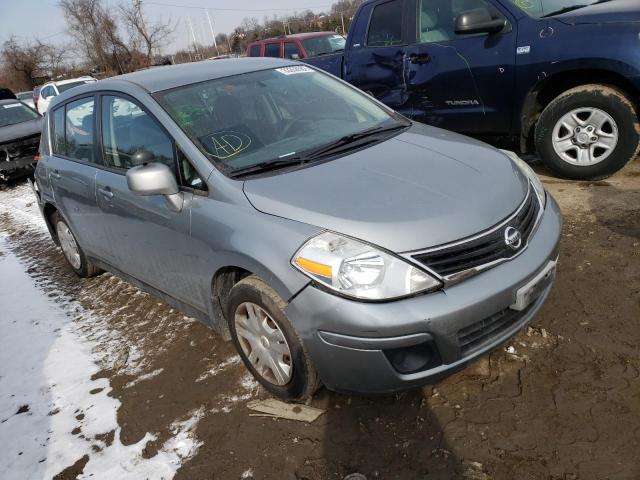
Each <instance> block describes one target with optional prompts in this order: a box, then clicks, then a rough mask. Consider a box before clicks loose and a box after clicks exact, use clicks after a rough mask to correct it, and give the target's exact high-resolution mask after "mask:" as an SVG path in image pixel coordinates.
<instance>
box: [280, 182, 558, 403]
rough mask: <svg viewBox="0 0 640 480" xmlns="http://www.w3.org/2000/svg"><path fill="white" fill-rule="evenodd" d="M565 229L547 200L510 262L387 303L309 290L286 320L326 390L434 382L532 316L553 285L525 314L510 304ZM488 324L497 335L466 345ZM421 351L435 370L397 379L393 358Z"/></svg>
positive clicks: (552, 254) (554, 250) (386, 389)
mask: <svg viewBox="0 0 640 480" xmlns="http://www.w3.org/2000/svg"><path fill="white" fill-rule="evenodd" d="M561 228H562V218H561V214H560V210H559V208H558V205H557V203H556V202H555V201H554V200H553V198H552V197H551V196H550V195H549V196H548V201H547V207H546V209H545V212H544V215H543V217H542V219H541V221H540V224H539V226H538V229H537V231H536V232H535V234H534V235H533V237H532V238H531V239H530V241H529V246H528V248H527V250H526V251H524V252H523V253H522V254H521V255H519V256H518V257H516V258H514V259H513V260H511V261H508V262H506V263H503V264H501V265H499V266H497V267H495V268H493V269H491V270H488V271H486V272H483V273H481V274H479V275H477V276H475V277H472V278H469V279H467V280H465V281H462V282H460V283H459V284H456V285H453V286H451V287H448V288H445V289H443V290H441V291H438V292H435V293H432V294H427V295H422V296H417V297H413V298H408V299H404V300H398V301H394V302H386V303H363V302H357V301H352V300H349V299H345V298H341V297H338V296H335V295H332V294H330V293H327V292H324V291H322V290H320V289H318V288H315V287H312V286H309V287H307V288H305V289H304V290H303V291H302V292H300V293H299V294H298V295H297V296H296V297H295V298H294V299H293V300H292V301H291V302H290V303H289V306H288V307H287V315H288V317H289V318H290V319H291V321H292V322H293V324H294V326H295V328H296V330H297V332H298V334H299V335H300V337H301V338H302V340H303V342H304V344H305V347H306V348H307V350H308V352H309V355H310V356H311V359H312V360H313V362H314V364H315V366H316V369H317V370H318V373H319V375H320V378H321V379H322V381H323V383H324V384H325V386H326V387H327V388H329V389H332V390H338V391H347V392H358V393H367V394H372V393H391V392H395V391H399V390H404V389H407V388H411V387H416V386H420V385H424V384H427V383H432V382H434V381H437V380H439V379H441V378H443V377H445V376H447V375H449V374H451V373H453V372H455V371H457V370H460V369H462V368H464V366H465V365H466V364H467V363H469V362H470V361H472V360H474V359H475V358H477V357H479V356H481V355H483V354H484V353H486V352H488V351H490V350H492V349H494V348H496V347H498V346H499V345H501V344H503V343H504V342H506V341H507V340H508V339H509V338H511V337H513V336H514V335H515V334H516V333H517V332H518V331H519V330H520V329H522V327H523V326H525V325H526V324H527V323H528V322H529V321H530V320H531V319H532V318H533V316H534V315H535V314H536V313H537V311H538V310H539V309H540V307H541V306H542V304H543V303H544V301H545V299H546V298H547V296H548V294H549V292H550V291H551V288H552V285H549V286H548V287H547V288H546V289H545V290H544V291H543V292H542V293H541V294H540V296H539V297H538V298H537V299H536V300H535V301H534V302H533V303H532V304H531V305H530V306H529V307H528V308H527V309H526V310H524V311H522V312H516V311H514V310H510V309H509V306H510V305H512V304H513V303H514V301H515V297H516V291H517V290H518V289H519V288H520V287H521V286H522V285H524V284H526V283H527V282H528V281H529V280H530V279H531V278H533V277H534V276H535V275H536V274H537V273H538V272H540V271H541V270H542V269H543V268H545V266H546V265H547V264H548V263H549V262H550V261H553V260H555V259H556V258H557V256H558V248H559V241H560V232H561ZM496 322H499V328H497V327H495V325H497V324H496ZM488 324H492V325H494V327H493V330H492V331H490V332H489V330H491V329H490V328H487V329H486V330H487V332H488V334H487V335H486V336H484V337H483V336H480V338H479V339H477V340H474V342H473V344H472V345H471V346H469V345H466V346H462V343H463V342H462V340H461V339H462V338H463V335H467V334H466V333H465V332H469V331H472V332H473V331H475V332H481V331H482V328H483V325H488ZM474 338H476V337H474ZM416 345H427V346H428V348H431V349H433V350H434V356H435V358H434V360H435V361H434V364H433V365H431V364H429V365H427V367H425V368H424V369H422V370H418V371H415V372H412V373H400V372H399V371H398V369H397V368H395V367H394V366H393V365H392V362H391V361H390V356H389V355H390V352H397V351H400V350H402V349H403V348H411V347H413V346H416Z"/></svg>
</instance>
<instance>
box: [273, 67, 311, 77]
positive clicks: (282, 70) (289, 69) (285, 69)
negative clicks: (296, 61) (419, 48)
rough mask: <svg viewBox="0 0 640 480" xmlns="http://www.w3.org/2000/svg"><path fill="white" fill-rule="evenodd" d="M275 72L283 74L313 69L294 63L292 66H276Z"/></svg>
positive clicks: (308, 71)
mask: <svg viewBox="0 0 640 480" xmlns="http://www.w3.org/2000/svg"><path fill="white" fill-rule="evenodd" d="M276 72H279V73H281V74H283V75H295V74H297V73H313V69H312V68H309V67H305V66H304V65H296V66H294V67H282V68H276Z"/></svg>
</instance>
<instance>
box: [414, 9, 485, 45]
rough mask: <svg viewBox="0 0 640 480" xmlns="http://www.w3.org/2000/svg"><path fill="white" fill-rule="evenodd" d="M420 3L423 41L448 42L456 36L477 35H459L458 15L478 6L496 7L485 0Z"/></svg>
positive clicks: (419, 28) (419, 23)
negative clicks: (457, 31) (456, 23)
mask: <svg viewBox="0 0 640 480" xmlns="http://www.w3.org/2000/svg"><path fill="white" fill-rule="evenodd" d="M418 5H419V7H418V11H419V12H420V14H419V16H418V32H419V38H420V42H421V43H433V42H446V41H448V40H452V39H454V38H468V37H470V36H475V35H457V34H456V33H455V21H456V17H457V16H458V15H460V14H461V13H462V12H467V11H469V10H475V9H476V8H486V9H487V10H489V11H490V12H494V11H495V7H493V5H490V4H489V3H487V2H486V1H485V0H418ZM479 35H485V34H479Z"/></svg>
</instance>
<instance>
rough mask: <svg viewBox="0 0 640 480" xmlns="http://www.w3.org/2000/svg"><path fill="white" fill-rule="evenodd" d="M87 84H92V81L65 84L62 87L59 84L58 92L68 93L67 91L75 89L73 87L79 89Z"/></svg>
mask: <svg viewBox="0 0 640 480" xmlns="http://www.w3.org/2000/svg"><path fill="white" fill-rule="evenodd" d="M85 83H91V82H90V81H87V80H82V81H79V82H71V83H64V84H62V85H60V84H58V85H57V87H58V92H60V93H62V92H66V91H67V90H69V89H71V88H73V87H78V86H80V85H84V84H85Z"/></svg>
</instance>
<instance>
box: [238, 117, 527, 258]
mask: <svg viewBox="0 0 640 480" xmlns="http://www.w3.org/2000/svg"><path fill="white" fill-rule="evenodd" d="M527 188H528V181H527V179H526V177H525V176H524V175H523V174H522V172H521V171H520V170H519V169H518V168H517V167H516V166H515V165H514V164H513V163H512V162H511V160H510V159H509V158H508V157H507V156H506V155H505V154H504V153H502V152H500V151H499V150H497V149H495V148H493V147H491V146H489V145H486V144H483V143H481V142H478V141H475V140H472V139H469V138H467V137H463V136H461V135H457V134H454V133H451V132H447V131H444V130H440V129H436V128H432V127H427V126H424V125H414V126H412V127H411V128H410V129H409V130H407V131H405V132H404V133H402V134H400V135H398V136H395V137H393V138H391V139H389V140H387V141H384V142H381V143H379V144H376V145H375V146H372V147H370V148H366V149H364V150H360V151H358V152H356V153H353V154H350V155H347V156H344V157H341V158H338V159H335V160H333V161H329V162H325V163H322V164H318V165H313V166H310V167H308V168H303V169H301V170H297V171H292V172H288V173H284V174H280V175H275V176H271V177H266V178H260V179H253V180H247V181H246V182H245V184H244V190H245V194H246V196H247V198H248V199H249V201H250V202H251V204H252V205H253V206H254V207H255V208H256V209H257V210H259V211H261V212H264V213H267V214H271V215H276V216H279V217H284V218H288V219H291V220H296V221H300V222H304V223H307V224H312V225H315V226H318V227H321V228H324V229H327V230H332V231H335V232H339V233H343V234H346V235H349V236H352V237H355V238H359V239H362V240H365V241H367V242H371V243H373V244H376V245H379V246H381V247H383V248H386V249H388V250H391V251H394V252H407V251H411V250H418V249H422V248H427V247H431V246H435V245H439V244H443V243H447V242H450V241H454V240H458V239H461V238H464V237H467V236H470V235H473V234H475V233H478V232H480V231H482V230H485V229H487V228H489V227H491V226H493V225H495V224H497V223H499V222H500V221H501V220H503V219H504V218H505V217H507V216H508V215H509V214H510V213H512V212H513V211H514V210H515V209H516V208H517V207H518V205H519V204H520V203H521V202H522V201H523V199H524V196H525V194H526V192H527Z"/></svg>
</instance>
